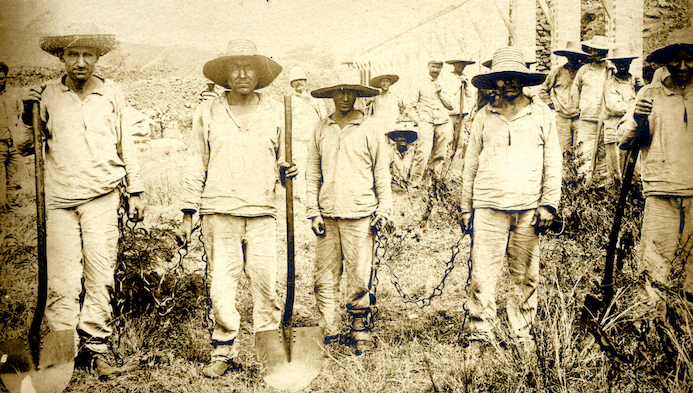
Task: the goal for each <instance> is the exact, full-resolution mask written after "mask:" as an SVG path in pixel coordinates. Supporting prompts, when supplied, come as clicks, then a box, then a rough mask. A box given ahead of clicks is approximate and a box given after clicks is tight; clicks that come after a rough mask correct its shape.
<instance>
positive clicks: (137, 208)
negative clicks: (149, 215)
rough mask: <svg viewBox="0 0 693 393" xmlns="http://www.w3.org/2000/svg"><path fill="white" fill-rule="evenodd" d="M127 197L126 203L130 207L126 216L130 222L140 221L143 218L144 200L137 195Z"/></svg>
mask: <svg viewBox="0 0 693 393" xmlns="http://www.w3.org/2000/svg"><path fill="white" fill-rule="evenodd" d="M129 199H130V200H129V201H128V205H129V206H130V209H129V211H128V218H129V219H130V221H132V222H140V221H142V220H143V219H144V210H145V205H144V201H142V198H140V196H139V195H130V198H129Z"/></svg>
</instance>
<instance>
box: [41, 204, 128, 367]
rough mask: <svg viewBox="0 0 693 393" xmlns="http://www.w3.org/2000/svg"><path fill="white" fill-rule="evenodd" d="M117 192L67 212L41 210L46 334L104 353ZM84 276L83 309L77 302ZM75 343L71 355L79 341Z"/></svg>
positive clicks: (115, 238) (115, 246)
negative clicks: (65, 335)
mask: <svg viewBox="0 0 693 393" xmlns="http://www.w3.org/2000/svg"><path fill="white" fill-rule="evenodd" d="M119 202H120V198H119V195H118V192H117V191H111V192H109V193H108V194H105V195H103V196H101V197H98V198H96V199H93V200H91V201H89V202H87V203H84V204H82V205H79V206H77V207H74V208H69V209H47V211H46V251H47V253H48V300H47V304H46V321H47V322H48V326H49V328H50V330H51V331H60V330H74V329H75V328H77V332H78V333H79V336H82V337H83V338H84V339H85V346H86V347H87V348H88V349H90V350H92V351H94V352H98V353H104V352H106V351H107V350H108V346H107V340H108V337H109V336H110V335H111V333H112V332H113V329H112V327H111V325H110V320H111V315H112V308H111V303H110V301H111V293H112V291H113V282H114V277H113V276H114V272H115V264H116V258H117V255H118V204H119ZM82 276H84V303H83V304H82V309H81V311H80V307H79V296H80V293H81V291H82ZM75 337H76V342H75V353H77V350H78V347H77V345H78V344H79V338H78V337H77V336H75Z"/></svg>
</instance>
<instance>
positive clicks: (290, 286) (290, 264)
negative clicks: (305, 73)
mask: <svg viewBox="0 0 693 393" xmlns="http://www.w3.org/2000/svg"><path fill="white" fill-rule="evenodd" d="M291 116H292V114H291V96H288V95H287V96H284V146H285V147H284V155H285V160H286V162H288V163H291V161H292V151H291V138H292V136H291V132H292V122H291V120H292V119H291ZM293 191H294V187H293V179H290V178H288V177H287V178H286V262H287V263H286V304H285V306H284V317H283V318H282V325H284V326H289V325H290V324H291V314H292V313H293V310H294V289H295V285H296V267H295V266H294V254H295V250H294V195H293V194H294V192H293Z"/></svg>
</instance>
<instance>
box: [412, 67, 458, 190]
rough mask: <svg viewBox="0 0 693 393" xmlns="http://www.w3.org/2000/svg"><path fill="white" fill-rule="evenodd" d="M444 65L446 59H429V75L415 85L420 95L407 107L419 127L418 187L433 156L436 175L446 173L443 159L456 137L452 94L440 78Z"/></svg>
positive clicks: (415, 168)
mask: <svg viewBox="0 0 693 393" xmlns="http://www.w3.org/2000/svg"><path fill="white" fill-rule="evenodd" d="M442 68H443V62H442V61H440V60H435V59H434V60H430V61H429V62H428V75H427V76H426V77H425V78H424V79H423V80H422V81H421V82H419V84H418V86H417V87H416V88H415V92H416V95H415V96H414V99H413V100H412V103H411V104H410V105H409V107H408V108H407V114H408V115H409V116H410V117H411V118H412V119H414V121H416V124H417V126H418V129H419V131H418V134H419V143H418V145H417V147H416V152H415V154H414V164H413V167H412V173H411V183H410V184H411V186H412V187H415V188H418V187H419V186H420V184H421V181H422V179H423V176H424V174H425V173H424V172H425V171H426V168H427V165H428V161H429V158H430V161H431V169H432V171H433V175H434V176H435V177H440V176H441V175H442V173H441V172H442V169H443V163H444V162H445V157H446V155H447V151H448V146H449V145H450V142H451V141H452V137H453V135H452V134H453V127H452V122H451V121H450V116H449V115H448V110H449V109H452V105H451V104H450V101H451V98H450V97H449V95H448V94H447V93H446V92H445V91H444V90H443V88H442V86H441V84H440V82H439V81H438V77H439V76H440V71H441V70H442Z"/></svg>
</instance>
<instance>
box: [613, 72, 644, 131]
mask: <svg viewBox="0 0 693 393" xmlns="http://www.w3.org/2000/svg"><path fill="white" fill-rule="evenodd" d="M636 84H637V85H638V86H642V82H641V81H640V80H639V78H637V77H635V76H633V75H629V76H628V78H626V79H619V78H616V76H614V75H611V76H610V77H609V79H607V81H606V83H605V85H604V110H605V111H606V112H605V116H604V142H605V143H615V142H616V129H617V128H618V123H619V122H620V121H621V118H622V117H623V115H625V114H626V111H627V110H628V109H630V108H631V107H633V106H634V105H635V86H636Z"/></svg>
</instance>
